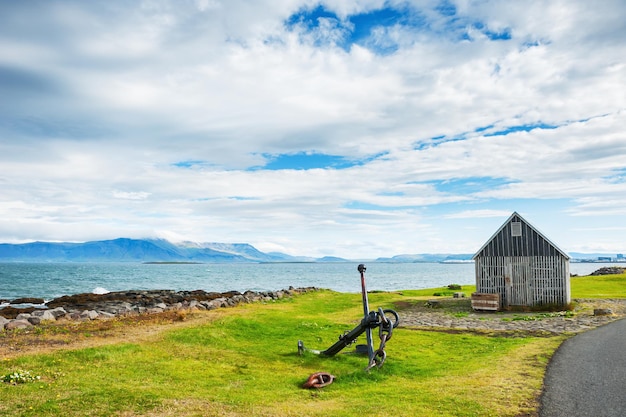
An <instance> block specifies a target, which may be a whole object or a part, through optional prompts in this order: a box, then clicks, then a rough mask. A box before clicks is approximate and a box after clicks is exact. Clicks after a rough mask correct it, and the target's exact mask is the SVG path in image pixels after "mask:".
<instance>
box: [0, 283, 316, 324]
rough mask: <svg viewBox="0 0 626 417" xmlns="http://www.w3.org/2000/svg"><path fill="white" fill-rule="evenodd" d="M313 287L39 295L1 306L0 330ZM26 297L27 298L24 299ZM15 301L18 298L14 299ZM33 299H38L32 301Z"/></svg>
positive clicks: (231, 302) (263, 297) (269, 297)
mask: <svg viewBox="0 0 626 417" xmlns="http://www.w3.org/2000/svg"><path fill="white" fill-rule="evenodd" d="M317 290H318V289H317V288H315V287H307V288H293V287H289V289H286V290H279V291H263V292H256V291H246V292H244V293H240V292H238V291H228V292H224V293H219V292H205V291H203V290H196V291H173V290H136V291H116V292H109V293H106V294H93V293H82V294H75V295H68V296H63V297H59V298H55V299H53V300H51V301H49V302H47V303H44V302H43V301H44V300H40V299H19V300H13V301H11V302H10V304H24V303H31V304H39V305H41V306H30V307H24V308H17V307H14V306H13V305H9V306H7V307H4V308H2V309H0V330H3V329H4V330H12V329H23V328H29V327H32V326H36V325H39V324H41V323H44V322H54V321H57V320H62V319H65V320H97V319H107V318H113V317H116V316H121V315H131V314H150V313H160V312H164V311H168V310H193V309H197V310H214V309H216V308H225V307H234V306H236V305H238V304H242V303H255V302H267V301H274V300H280V299H282V298H285V297H291V296H293V295H295V294H301V293H305V292H308V291H317ZM24 300H29V301H24ZM16 301H20V303H17V302H16ZM34 301H41V302H40V303H39V302H37V303H35V302H34Z"/></svg>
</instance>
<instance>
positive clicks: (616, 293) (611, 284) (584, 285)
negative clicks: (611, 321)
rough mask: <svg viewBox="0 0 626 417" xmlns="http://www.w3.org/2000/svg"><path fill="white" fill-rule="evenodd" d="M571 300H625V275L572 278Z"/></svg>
mask: <svg viewBox="0 0 626 417" xmlns="http://www.w3.org/2000/svg"><path fill="white" fill-rule="evenodd" d="M571 286H572V298H626V274H620V275H599V276H583V277H572V278H571Z"/></svg>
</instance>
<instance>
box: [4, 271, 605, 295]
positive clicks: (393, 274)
mask: <svg viewBox="0 0 626 417" xmlns="http://www.w3.org/2000/svg"><path fill="white" fill-rule="evenodd" d="M365 265H366V268H367V270H366V272H365V278H366V284H367V289H368V290H370V291H374V290H379V291H395V290H406V289H422V288H436V287H443V286H446V285H449V284H461V285H467V284H474V264H473V263H376V262H371V263H365ZM609 265H610V264H600V263H571V264H570V272H571V273H572V274H578V275H588V274H590V273H591V272H593V271H595V270H596V269H598V268H600V267H602V266H609ZM357 266H358V262H345V263H344V262H341V263H267V264H253V263H249V264H248V263H245V264H239V263H227V264H144V263H17V262H16V263H0V303H1V300H14V299H16V298H22V297H36V298H43V299H44V300H46V301H48V300H51V299H53V298H57V297H60V296H63V295H71V294H78V293H85V292H88V293H90V292H105V291H125V290H146V289H170V290H175V291H182V290H204V291H216V292H225V291H231V290H234V291H239V292H244V291H247V290H252V291H275V290H280V289H286V288H289V287H290V286H293V287H318V288H327V289H331V290H335V291H339V292H348V293H349V292H354V293H358V292H360V291H361V280H360V274H359V272H358V271H357ZM5 304H6V303H5Z"/></svg>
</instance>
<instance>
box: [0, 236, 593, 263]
mask: <svg viewBox="0 0 626 417" xmlns="http://www.w3.org/2000/svg"><path fill="white" fill-rule="evenodd" d="M596 255H598V254H578V253H577V254H575V255H574V254H572V258H579V259H590V258H592V257H593V258H596ZM472 256H473V254H468V253H465V254H413V255H410V254H406V255H396V256H393V257H390V258H377V259H375V260H374V261H376V262H397V263H415V262H464V261H469V260H471V259H472ZM600 256H602V255H600ZM3 261H4V262H201V263H216V262H221V263H227V262H347V261H349V260H347V259H343V258H337V257H333V256H326V257H323V258H312V257H306V256H291V255H287V254H284V253H278V252H271V253H264V252H261V251H259V250H258V249H256V248H255V247H254V246H252V245H250V244H247V243H214V242H211V243H196V242H181V243H172V242H170V241H167V240H164V239H128V238H119V239H112V240H98V241H91V242H84V243H71V242H32V243H21V244H11V243H0V262H3Z"/></svg>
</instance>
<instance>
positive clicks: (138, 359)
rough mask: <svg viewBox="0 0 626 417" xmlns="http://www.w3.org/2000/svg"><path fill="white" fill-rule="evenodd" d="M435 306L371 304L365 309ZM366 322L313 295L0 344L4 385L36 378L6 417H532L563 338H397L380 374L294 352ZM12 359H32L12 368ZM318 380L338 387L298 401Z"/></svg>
mask: <svg viewBox="0 0 626 417" xmlns="http://www.w3.org/2000/svg"><path fill="white" fill-rule="evenodd" d="M616 277H617V278H616ZM616 277H615V276H613V277H600V278H596V277H594V278H593V280H590V279H587V278H575V279H573V280H572V287H573V288H572V291H573V293H574V296H575V297H585V298H594V296H598V297H607V296H610V297H613V298H618V297H622V298H623V297H624V296H625V294H624V292H625V291H624V284H625V283H626V275H621V276H616ZM594 288H597V290H594ZM463 290H464V291H466V292H471V291H472V289H471V288H468V287H464V288H463ZM432 294H433V290H420V291H403V292H401V293H372V294H370V305H371V306H372V307H378V306H382V307H385V308H387V307H394V306H398V305H405V304H410V303H411V302H415V300H420V299H422V298H427V297H428V298H429V297H432ZM594 294H595V295H594ZM620 294H621V296H620ZM400 314H401V311H400ZM361 316H362V306H361V300H360V295H359V294H343V293H335V292H331V291H319V292H313V293H307V294H304V295H301V296H297V297H295V298H293V299H285V300H282V301H279V302H275V303H268V304H251V305H243V306H240V307H237V308H231V309H222V310H215V311H211V312H194V313H189V314H188V315H187V316H185V315H184V314H182V313H170V314H169V315H163V316H152V317H151V318H149V319H147V318H143V319H130V318H124V319H114V320H107V321H95V322H85V323H78V324H77V323H73V324H71V325H70V324H68V325H64V326H59V325H50V326H39V327H37V328H36V330H34V331H31V332H30V333H28V334H25V333H22V334H20V332H11V333H10V334H9V332H4V333H1V332H0V342H2V344H4V345H5V348H4V349H2V350H0V351H1V352H3V354H4V356H3V357H2V360H1V361H0V375H5V374H8V373H11V372H15V371H17V370H25V371H29V372H30V373H31V375H36V376H40V379H39V380H36V381H34V382H30V383H24V384H17V385H11V384H8V383H0V398H1V399H2V400H1V401H0V415H2V416H5V415H6V416H60V415H63V416H120V417H134V416H152V417H155V416H163V417H165V416H172V417H173V416H244V415H245V416H331V415H332V416H362V415H364V414H366V415H368V416H390V415H393V416H524V415H525V416H533V415H535V410H536V407H537V397H538V395H539V393H540V390H541V385H542V380H543V374H544V370H545V366H546V364H547V363H548V361H549V358H550V357H551V355H552V354H553V352H554V351H555V349H556V348H557V347H558V346H559V344H560V343H561V342H562V341H563V340H564V338H565V336H559V337H533V336H530V335H519V334H518V335H517V336H516V337H511V336H510V334H509V335H505V334H502V333H500V334H499V333H496V332H493V333H482V334H478V333H471V332H466V333H458V332H456V333H453V332H450V333H446V332H430V331H418V330H411V329H406V328H398V329H396V331H394V333H393V337H392V339H391V340H390V341H389V342H388V344H387V349H386V350H387V354H388V359H387V361H386V362H385V364H384V366H383V367H382V368H381V369H373V370H372V371H371V372H369V373H368V372H365V371H364V368H365V367H366V365H367V358H366V357H363V356H359V355H357V354H355V353H353V352H354V350H353V349H352V348H351V347H349V348H347V349H345V350H344V352H342V353H341V354H339V355H336V356H335V357H331V358H328V357H320V356H317V355H314V354H310V353H307V354H305V355H303V356H299V355H298V354H297V341H298V340H299V339H302V340H303V341H304V343H305V345H306V346H309V347H313V348H319V349H324V348H326V347H328V346H330V345H331V344H332V343H334V342H335V341H336V340H337V337H338V336H339V335H340V334H342V333H343V332H344V331H347V330H350V329H352V328H353V327H354V326H355V325H356V324H357V323H358V321H359V320H360V318H361ZM24 340H25V341H27V342H24ZM359 342H361V343H363V341H359ZM20 343H25V344H22V345H20ZM7 346H9V347H7ZM12 346H17V347H18V348H19V349H20V351H21V352H27V353H20V354H12V353H11V347H12ZM59 346H60V347H62V348H58V347H59ZM317 371H325V372H330V373H331V374H333V375H335V376H336V380H335V382H334V383H333V384H331V385H329V386H327V387H325V388H323V389H319V390H317V389H314V390H305V389H302V388H301V385H302V383H303V382H304V381H305V380H306V378H307V377H308V376H309V375H310V374H311V373H313V372H317Z"/></svg>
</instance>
